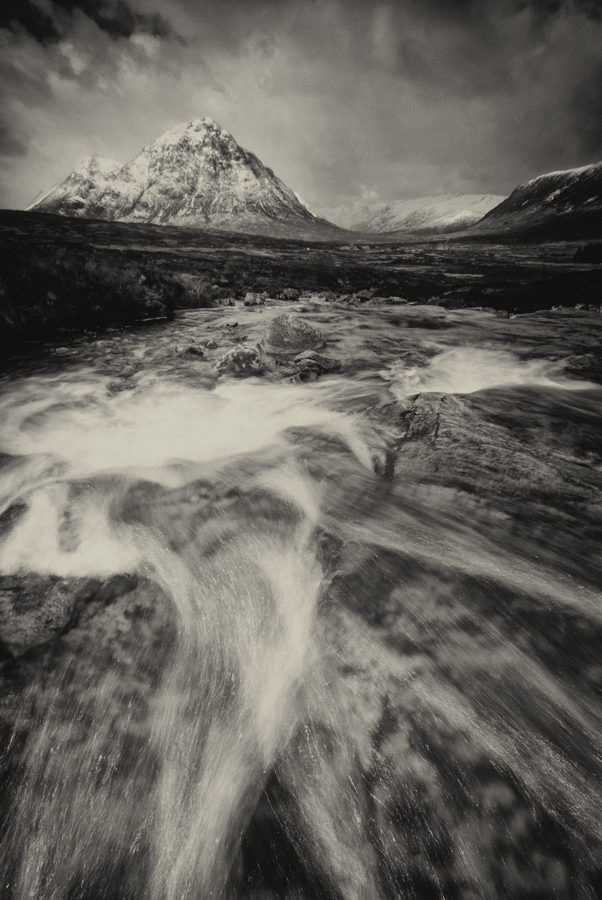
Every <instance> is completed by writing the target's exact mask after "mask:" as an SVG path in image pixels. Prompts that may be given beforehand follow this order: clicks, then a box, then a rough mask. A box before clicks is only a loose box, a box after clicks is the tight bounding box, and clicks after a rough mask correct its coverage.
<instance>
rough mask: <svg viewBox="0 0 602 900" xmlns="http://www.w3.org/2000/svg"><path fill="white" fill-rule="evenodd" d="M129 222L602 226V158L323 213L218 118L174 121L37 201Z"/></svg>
mask: <svg viewBox="0 0 602 900" xmlns="http://www.w3.org/2000/svg"><path fill="white" fill-rule="evenodd" d="M28 209H30V210H36V211H38V212H45V213H55V214H59V215H64V216H77V217H83V218H90V219H104V220H111V221H120V222H145V223H155V224H161V225H167V224H169V225H183V226H188V227H193V228H195V227H196V228H198V227H201V228H216V229H221V230H226V231H239V232H247V233H252V234H269V235H275V236H290V237H302V238H326V239H333V240H336V239H337V238H342V239H349V238H350V237H351V235H350V234H349V231H348V230H346V229H349V230H351V231H352V232H359V233H362V234H369V235H372V234H374V235H376V234H383V235H384V234H387V235H389V236H390V237H393V236H400V237H401V236H406V235H412V234H422V235H426V234H448V233H449V234H451V233H460V234H465V235H466V236H468V235H471V236H473V237H476V238H478V237H483V238H485V237H488V236H494V235H496V234H500V235H503V234H506V235H508V234H516V235H517V236H520V235H525V236H529V235H540V236H542V237H545V236H550V237H562V236H565V235H566V236H567V237H591V236H596V237H599V236H601V235H602V163H597V164H595V165H591V166H585V167H583V168H580V169H569V170H566V171H562V172H552V173H550V174H548V175H541V176H539V177H537V178H534V179H532V180H531V181H529V182H526V183H525V184H522V185H519V186H518V187H517V188H516V189H515V190H514V191H513V192H512V194H510V196H509V197H507V198H504V197H502V196H498V195H490V194H442V195H437V196H433V197H419V198H415V199H412V200H399V201H396V202H394V203H390V204H382V205H381V206H380V207H377V208H376V209H374V208H373V209H372V210H371V211H370V213H369V214H367V212H366V210H364V211H363V212H362V211H361V210H360V211H358V212H357V213H356V215H355V217H354V216H351V217H349V216H348V217H347V219H346V221H345V226H346V229H345V228H342V227H340V226H338V225H334V224H333V223H332V222H329V221H327V220H326V219H324V218H321V217H320V216H317V215H315V214H314V213H313V212H311V210H310V209H309V208H308V207H307V206H306V204H305V203H304V202H303V201H302V200H301V198H300V197H299V196H298V195H297V194H296V193H295V192H294V191H292V190H291V189H290V188H289V187H287V185H286V184H284V182H283V181H281V180H280V179H279V178H278V177H277V176H276V175H275V174H274V173H273V172H272V170H271V169H269V168H267V167H266V166H264V165H263V163H262V162H261V161H260V160H259V159H258V158H257V157H256V156H255V155H254V154H253V153H251V152H250V151H248V150H245V149H244V148H242V147H240V146H239V144H237V142H236V141H235V140H234V138H233V137H232V135H231V134H230V133H229V132H228V131H226V130H224V129H223V128H221V127H220V126H219V125H218V124H217V123H216V122H214V121H213V120H212V119H210V118H203V119H195V120H194V121H192V122H189V123H187V124H184V125H179V126H177V127H176V128H172V129H170V130H169V131H167V132H166V133H165V134H163V135H162V136H161V137H159V138H158V139H157V140H156V141H153V143H151V144H149V145H148V146H147V147H145V148H144V149H143V150H142V151H141V152H140V153H139V154H138V155H137V156H135V157H134V159H132V160H131V161H130V162H128V163H126V164H125V165H121V164H120V163H118V162H116V161H115V160H112V159H105V158H102V157H98V156H94V157H90V158H88V159H86V160H84V162H83V163H82V165H81V166H80V167H79V168H78V169H76V171H75V172H72V173H71V174H70V175H69V176H68V177H67V178H66V179H65V180H64V181H63V182H61V184H59V185H57V186H56V187H54V188H52V189H51V190H50V191H48V192H47V193H46V194H44V195H43V196H42V197H40V198H37V199H36V200H35V201H34V202H33V203H32V204H31V205H30V206H29V207H28Z"/></svg>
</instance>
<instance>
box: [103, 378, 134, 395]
mask: <svg viewBox="0 0 602 900" xmlns="http://www.w3.org/2000/svg"><path fill="white" fill-rule="evenodd" d="M131 386H132V385H130V383H129V380H128V379H127V378H122V379H119V378H114V379H113V381H109V383H108V384H107V390H108V392H109V394H119V393H120V392H121V391H127V389H128V388H129V387H131Z"/></svg>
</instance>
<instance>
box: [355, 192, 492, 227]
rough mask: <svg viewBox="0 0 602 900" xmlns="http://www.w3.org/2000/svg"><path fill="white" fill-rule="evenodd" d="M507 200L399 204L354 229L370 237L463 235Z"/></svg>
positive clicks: (474, 197) (442, 198) (452, 197)
mask: <svg viewBox="0 0 602 900" xmlns="http://www.w3.org/2000/svg"><path fill="white" fill-rule="evenodd" d="M503 199H504V198H503V197H501V196H495V195H490V194H440V195H438V196H434V197H415V198H414V199H412V200H398V201H397V202H395V203H391V204H387V205H386V206H383V207H381V208H380V209H378V210H377V211H376V212H373V213H372V214H371V215H369V216H368V217H367V218H361V219H358V221H356V222H354V223H353V225H352V226H350V227H353V228H354V230H357V231H363V232H367V233H369V234H381V233H386V232H431V233H432V232H435V233H436V232H448V231H461V230H462V229H464V228H468V227H469V226H471V225H473V224H474V223H475V222H478V221H479V219H481V218H482V217H483V216H484V215H485V214H486V213H488V212H489V211H490V210H491V209H493V208H494V207H495V206H497V205H498V204H499V203H501V202H502V200H503Z"/></svg>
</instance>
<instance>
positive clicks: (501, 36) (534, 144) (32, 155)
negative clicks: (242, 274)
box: [0, 0, 602, 222]
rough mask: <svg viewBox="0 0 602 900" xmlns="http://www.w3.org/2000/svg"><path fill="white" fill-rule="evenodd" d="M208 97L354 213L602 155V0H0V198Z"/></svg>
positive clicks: (150, 131)
mask: <svg viewBox="0 0 602 900" xmlns="http://www.w3.org/2000/svg"><path fill="white" fill-rule="evenodd" d="M203 116H210V117H211V118H213V119H214V120H215V121H216V122H218V123H219V124H220V125H221V126H222V127H223V128H225V129H227V130H228V131H230V132H231V134H232V135H233V136H234V138H235V139H236V140H237V141H238V143H239V144H241V145H242V146H243V147H245V148H247V149H248V150H251V151H252V152H253V153H255V154H256V155H257V156H258V157H259V158H260V159H261V161H262V162H263V163H264V164H265V165H266V166H269V167H270V168H272V169H273V170H274V171H275V173H276V174H277V175H278V176H279V177H280V178H281V179H282V180H283V181H284V182H285V183H286V184H288V186H289V187H291V188H292V189H293V190H295V191H297V192H298V193H299V194H300V195H301V196H302V197H303V199H304V200H305V201H306V202H307V203H308V205H309V206H310V207H311V208H312V209H313V210H314V211H317V212H319V213H320V214H322V215H326V216H327V217H329V218H332V219H333V220H337V221H341V222H344V221H345V218H346V217H347V216H348V215H350V214H353V213H354V212H357V211H360V210H362V211H363V210H369V209H371V208H373V207H375V206H376V205H377V204H379V203H383V202H391V201H393V200H398V199H406V198H407V199H409V198H413V197H418V196H427V195H434V194H439V193H491V194H503V195H507V194H508V193H510V191H511V190H512V189H513V188H514V187H515V186H516V185H517V184H519V183H521V182H523V181H526V180H528V179H529V178H532V177H534V176H536V175H539V174H542V173H544V172H548V171H554V170H558V169H564V168H573V167H577V166H583V165H587V164H588V163H593V162H597V161H599V160H600V159H602V0H385V2H380V0H377V2H369V0H0V207H2V208H13V209H19V208H23V207H24V206H26V205H27V204H28V203H30V202H31V201H32V200H33V199H34V197H35V196H36V195H38V194H39V193H40V192H41V191H45V190H47V189H48V188H50V187H51V186H53V185H54V184H56V183H58V182H60V181H62V180H63V178H65V177H66V176H67V175H68V174H69V172H71V171H72V170H73V169H75V168H76V167H77V166H78V165H79V164H80V163H81V162H82V160H83V159H84V158H85V157H86V156H92V155H95V154H98V155H101V156H107V157H111V158H113V159H115V160H118V161H119V162H122V163H125V162H127V161H128V160H130V159H131V158H133V157H134V156H135V155H136V153H138V152H139V151H140V150H141V149H142V148H143V147H144V146H146V145H147V144H148V143H150V142H151V141H153V140H155V139H156V138H157V137H159V136H160V135H161V134H162V133H163V132H165V131H167V130H168V129H169V128H172V127H173V126H174V125H178V124H179V123H183V122H187V121H191V120H192V119H197V118H202V117H203Z"/></svg>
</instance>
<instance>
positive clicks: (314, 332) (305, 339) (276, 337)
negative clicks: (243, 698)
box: [265, 313, 326, 352]
mask: <svg viewBox="0 0 602 900" xmlns="http://www.w3.org/2000/svg"><path fill="white" fill-rule="evenodd" d="M325 340H326V338H325V336H324V335H323V334H322V332H321V331H318V329H317V328H314V327H313V325H310V324H309V322H306V321H304V320H303V319H300V318H297V317H295V316H291V315H289V313H283V314H282V315H281V316H276V318H275V319H272V321H271V322H270V326H269V328H268V330H267V332H266V335H265V342H266V345H267V346H268V347H269V348H270V349H272V350H280V351H285V352H286V351H289V352H293V351H301V350H310V349H315V348H316V347H321V346H323V344H324V343H325Z"/></svg>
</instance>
